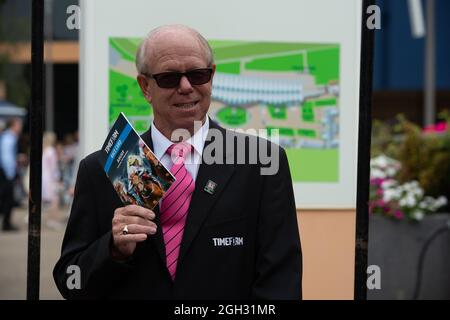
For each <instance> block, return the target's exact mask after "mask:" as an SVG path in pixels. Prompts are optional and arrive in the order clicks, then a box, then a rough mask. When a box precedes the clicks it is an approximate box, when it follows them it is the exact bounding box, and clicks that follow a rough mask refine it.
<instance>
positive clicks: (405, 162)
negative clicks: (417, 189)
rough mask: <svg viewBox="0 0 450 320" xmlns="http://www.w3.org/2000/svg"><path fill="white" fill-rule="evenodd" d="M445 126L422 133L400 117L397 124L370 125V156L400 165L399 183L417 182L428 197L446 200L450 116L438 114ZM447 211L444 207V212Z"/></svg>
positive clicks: (449, 176) (449, 173)
mask: <svg viewBox="0 0 450 320" xmlns="http://www.w3.org/2000/svg"><path fill="white" fill-rule="evenodd" d="M440 118H441V119H443V120H444V121H445V122H446V124H445V122H441V123H440V124H439V125H436V126H432V127H431V128H427V130H422V128H421V127H419V126H417V125H416V124H414V123H412V122H410V121H408V120H407V119H406V118H405V117H404V116H403V115H399V116H398V117H397V120H398V122H397V124H395V125H389V124H386V123H382V122H380V121H374V125H373V132H372V136H373V138H372V156H373V157H375V156H378V155H380V154H386V155H387V156H389V157H391V158H394V159H396V160H398V161H399V162H400V163H401V169H400V171H399V172H398V174H397V177H396V178H397V179H398V181H399V182H400V183H405V182H408V181H414V180H415V181H418V182H419V184H420V186H421V187H422V188H423V189H424V191H425V194H426V195H429V196H434V197H438V196H442V195H443V196H446V197H447V198H448V199H450V130H449V128H450V116H449V112H448V111H445V112H443V113H441V114H440ZM446 209H447V210H448V209H449V208H448V207H447V208H446Z"/></svg>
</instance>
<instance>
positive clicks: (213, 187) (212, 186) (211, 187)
mask: <svg viewBox="0 0 450 320" xmlns="http://www.w3.org/2000/svg"><path fill="white" fill-rule="evenodd" d="M216 188H217V183H215V182H214V181H212V180H208V182H207V183H206V185H205V188H204V189H203V190H205V191H206V192H208V193H209V194H211V195H212V194H214V192H216Z"/></svg>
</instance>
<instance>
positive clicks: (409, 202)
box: [399, 194, 417, 208]
mask: <svg viewBox="0 0 450 320" xmlns="http://www.w3.org/2000/svg"><path fill="white" fill-rule="evenodd" d="M399 205H400V206H401V207H408V208H414V207H415V206H416V205H417V200H416V198H415V197H414V196H412V195H411V194H407V195H406V197H404V198H401V199H400V201H399Z"/></svg>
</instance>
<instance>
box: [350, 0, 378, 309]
mask: <svg viewBox="0 0 450 320" xmlns="http://www.w3.org/2000/svg"><path fill="white" fill-rule="evenodd" d="M374 4H375V0H364V1H363V7H362V8H363V12H362V26H361V28H362V29H361V61H360V63H361V71H360V85H359V86H360V87H359V122H358V177H357V193H356V239H355V285H354V298H355V300H366V299H367V285H366V283H367V254H368V243H369V239H368V238H369V207H368V203H369V187H370V185H369V180H370V143H371V128H372V111H371V110H372V81H373V54H374V45H375V40H374V39H375V33H374V30H370V29H369V28H367V27H366V21H367V19H368V15H367V14H366V12H367V8H368V7H369V6H371V5H374Z"/></svg>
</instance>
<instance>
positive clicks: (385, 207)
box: [369, 155, 447, 221]
mask: <svg viewBox="0 0 450 320" xmlns="http://www.w3.org/2000/svg"><path fill="white" fill-rule="evenodd" d="M370 167H371V177H370V200H369V213H370V214H378V215H383V216H388V217H391V218H394V219H397V220H403V219H407V220H410V221H420V220H422V219H423V218H424V216H425V215H426V214H430V213H433V212H436V211H437V210H438V209H439V208H441V207H443V206H445V205H446V204H447V198H446V197H444V196H440V197H438V198H437V199H436V198H433V197H430V196H425V194H424V190H423V189H422V188H421V187H420V185H419V183H418V182H417V181H414V180H413V181H409V182H406V183H403V184H401V183H399V182H398V181H397V180H396V179H395V177H396V175H397V173H398V172H399V170H400V169H401V164H400V162H398V161H396V160H394V159H391V158H389V157H387V156H385V155H380V156H378V157H376V158H374V159H372V160H371V161H370Z"/></svg>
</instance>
